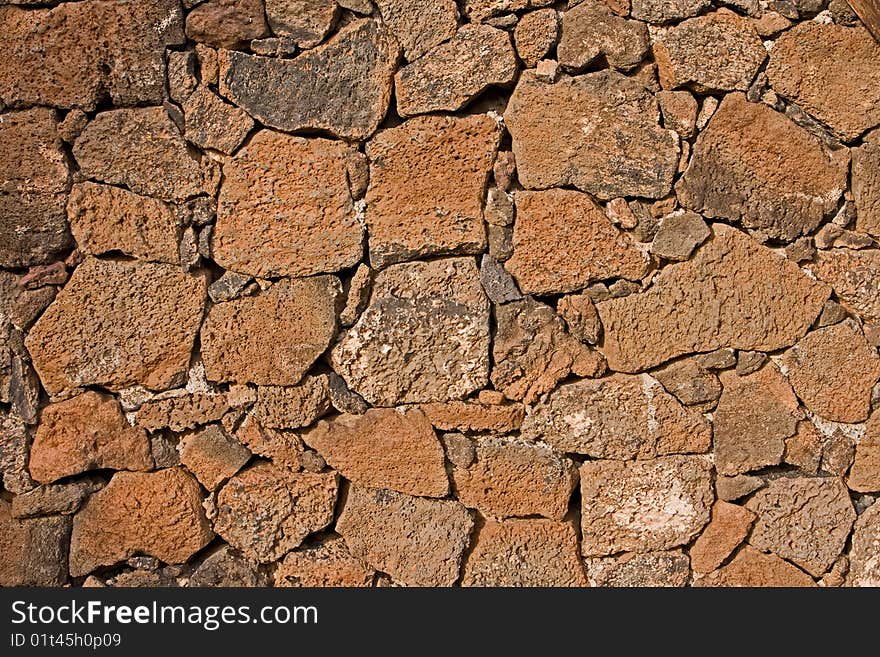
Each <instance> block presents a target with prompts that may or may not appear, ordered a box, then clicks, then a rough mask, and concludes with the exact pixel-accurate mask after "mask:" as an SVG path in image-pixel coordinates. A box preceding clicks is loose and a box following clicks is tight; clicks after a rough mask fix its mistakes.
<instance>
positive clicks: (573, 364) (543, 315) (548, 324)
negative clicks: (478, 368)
mask: <svg viewBox="0 0 880 657" xmlns="http://www.w3.org/2000/svg"><path fill="white" fill-rule="evenodd" d="M495 321H496V324H497V329H496V333H495V341H494V344H493V346H492V358H493V362H494V366H493V368H492V385H493V386H494V387H495V388H496V389H498V390H500V391H501V392H503V393H504V396H505V397H507V398H508V399H515V400H522V401H524V402H525V403H526V404H531V403H533V402H534V401H535V400H536V399H538V397H539V396H541V395H543V394H544V393H545V392H549V391H550V390H552V389H553V388H554V387H555V386H556V384H557V383H558V382H559V381H561V380H562V379H564V378H565V377H566V376H568V375H569V374H575V375H576V376H586V377H595V376H601V375H602V374H603V373H604V372H605V360H604V359H603V358H602V355H601V354H600V353H599V352H598V351H596V350H594V349H591V348H590V347H588V346H586V345H585V344H582V343H581V342H580V341H578V339H577V338H575V337H574V336H572V335H570V334H569V333H566V331H565V324H564V322H563V321H562V319H561V318H560V317H559V316H558V315H557V314H556V313H555V312H553V309H552V308H551V307H550V306H547V305H545V304H543V303H539V302H537V301H535V300H534V299H532V298H531V297H528V298H526V299H524V300H522V301H514V302H513V303H508V304H505V305H503V306H496V309H495Z"/></svg>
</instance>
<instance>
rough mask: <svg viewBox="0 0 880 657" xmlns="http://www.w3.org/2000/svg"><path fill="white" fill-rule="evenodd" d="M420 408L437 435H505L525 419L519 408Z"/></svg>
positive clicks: (462, 403)
mask: <svg viewBox="0 0 880 657" xmlns="http://www.w3.org/2000/svg"><path fill="white" fill-rule="evenodd" d="M481 392H489V391H488V390H484V391H481ZM481 398H482V395H481ZM420 408H421V409H422V411H424V413H425V415H426V416H427V417H428V420H429V421H430V422H431V424H432V425H433V426H434V428H435V429H439V430H441V431H475V432H489V433H508V432H511V431H518V430H519V428H520V426H521V425H522V421H523V417H525V408H524V407H523V406H522V405H521V404H503V405H502V404H501V403H496V404H486V403H483V402H482V401H481V402H479V403H475V402H470V401H450V402H444V403H434V404H422V405H421V406H420Z"/></svg>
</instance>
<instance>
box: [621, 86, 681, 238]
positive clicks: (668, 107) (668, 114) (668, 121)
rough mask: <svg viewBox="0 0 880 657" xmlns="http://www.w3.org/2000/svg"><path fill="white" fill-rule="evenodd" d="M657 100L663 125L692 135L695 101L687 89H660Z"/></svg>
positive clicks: (679, 132)
mask: <svg viewBox="0 0 880 657" xmlns="http://www.w3.org/2000/svg"><path fill="white" fill-rule="evenodd" d="M657 102H658V103H659V104H660V111H661V112H662V114H663V125H664V127H666V128H668V129H670V130H675V131H676V132H677V133H678V134H679V135H681V136H682V137H684V138H685V139H690V138H691V137H693V136H694V134H695V132H696V128H697V101H696V100H695V99H694V97H693V96H692V95H691V93H690V92H689V91H669V90H665V91H660V92H658V93H657ZM624 228H625V226H624Z"/></svg>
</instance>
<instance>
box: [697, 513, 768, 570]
mask: <svg viewBox="0 0 880 657" xmlns="http://www.w3.org/2000/svg"><path fill="white" fill-rule="evenodd" d="M754 521H755V514H754V513H752V512H751V511H749V510H748V509H746V508H744V507H741V506H737V505H736V504H730V503H728V502H716V503H715V505H714V506H713V507H712V519H711V520H710V521H709V524H708V525H706V529H704V530H703V533H702V534H700V537H699V538H698V539H697V541H696V543H694V545H693V547H692V548H691V550H690V557H691V567H692V568H693V569H694V572H697V573H710V572H712V571H713V570H715V569H716V568H718V566H720V565H721V564H722V563H724V561H725V559H727V557H729V556H730V554H731V553H732V552H733V551H734V550H735V549H736V548H737V547H739V545H740V544H741V543H742V542H743V541H744V540H745V539H746V536H748V534H749V530H750V529H751V528H752V523H754Z"/></svg>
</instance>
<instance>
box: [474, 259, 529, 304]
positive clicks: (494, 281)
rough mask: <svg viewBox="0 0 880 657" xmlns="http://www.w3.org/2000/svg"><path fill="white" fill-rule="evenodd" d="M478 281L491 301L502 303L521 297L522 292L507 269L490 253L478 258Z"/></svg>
mask: <svg viewBox="0 0 880 657" xmlns="http://www.w3.org/2000/svg"><path fill="white" fill-rule="evenodd" d="M480 283H482V284H483V289H484V290H485V291H486V296H488V297H489V300H490V301H492V303H497V304H502V303H507V302H509V301H516V300H518V299H522V293H520V291H519V288H518V287H517V286H516V281H514V280H513V276H511V275H510V274H509V273H508V272H507V270H506V269H505V268H504V265H502V264H501V263H500V262H498V261H497V260H495V258H493V257H492V256H491V255H490V254H488V253H484V254H483V257H482V259H481V260H480Z"/></svg>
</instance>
